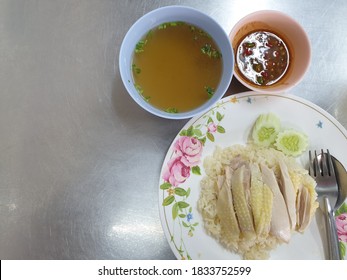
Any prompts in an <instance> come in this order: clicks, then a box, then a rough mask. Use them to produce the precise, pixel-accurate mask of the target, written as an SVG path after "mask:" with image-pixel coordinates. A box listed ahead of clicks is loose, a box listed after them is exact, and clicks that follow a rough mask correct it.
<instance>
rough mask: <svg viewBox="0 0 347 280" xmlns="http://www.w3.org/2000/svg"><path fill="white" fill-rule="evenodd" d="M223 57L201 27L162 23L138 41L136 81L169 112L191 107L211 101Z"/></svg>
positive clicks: (146, 96) (144, 93) (134, 67)
mask: <svg viewBox="0 0 347 280" xmlns="http://www.w3.org/2000/svg"><path fill="white" fill-rule="evenodd" d="M221 58H222V54H221V52H220V50H219V48H218V46H217V44H216V43H215V42H214V40H213V39H212V37H211V36H210V35H209V34H208V33H206V32H205V31H204V30H202V29H201V28H199V27H197V26H195V25H191V24H188V23H184V22H167V23H163V24H160V25H159V26H157V27H155V28H153V29H152V30H150V31H149V32H148V33H147V34H146V35H145V36H144V37H143V38H141V40H139V42H138V43H137V44H136V46H135V48H134V54H133V61H132V64H131V65H132V73H133V83H134V85H136V86H135V87H136V88H137V89H138V92H139V94H140V95H141V96H142V97H143V98H144V99H146V101H148V102H149V103H150V104H152V105H153V106H155V107H157V108H159V109H161V110H163V111H166V112H169V113H178V112H185V111H189V110H191V109H194V108H197V107H199V106H200V105H202V104H203V103H205V102H206V101H208V100H209V98H211V97H212V96H213V94H214V92H215V89H217V88H218V85H219V82H220V80H221V76H222V68H223V65H222V59H221ZM139 89H140V90H139Z"/></svg>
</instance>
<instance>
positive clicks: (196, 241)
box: [159, 92, 347, 259]
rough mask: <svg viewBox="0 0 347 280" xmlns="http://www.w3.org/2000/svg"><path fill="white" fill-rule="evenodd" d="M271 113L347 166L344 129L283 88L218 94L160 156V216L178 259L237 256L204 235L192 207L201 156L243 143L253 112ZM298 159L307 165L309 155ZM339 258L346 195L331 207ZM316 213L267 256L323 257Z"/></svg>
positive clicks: (345, 240) (346, 236)
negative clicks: (302, 229) (279, 91)
mask: <svg viewBox="0 0 347 280" xmlns="http://www.w3.org/2000/svg"><path fill="white" fill-rule="evenodd" d="M269 112H272V113H275V114H277V115H278V116H279V117H280V119H281V122H282V125H283V126H288V127H291V128H295V129H299V130H301V131H303V132H305V133H306V134H307V135H308V137H309V141H310V143H309V149H316V150H319V149H322V148H323V149H329V151H330V153H331V154H333V155H334V156H335V157H337V158H338V159H339V160H340V161H341V163H342V164H343V165H344V166H347V131H346V129H345V128H344V127H343V126H342V125H341V124H339V123H338V122H337V120H336V119H334V118H333V117H332V116H331V115H329V114H328V113H327V112H325V111H324V110H323V109H321V108H319V107H318V106H316V105H314V104H312V103H310V102H308V101H306V100H304V99H301V98H298V97H296V96H293V95H287V94H261V93H254V92H246V93H241V94H237V95H233V96H229V97H226V98H223V99H222V100H221V101H219V102H218V103H217V104H216V105H215V106H214V107H213V108H211V109H210V110H209V111H208V112H206V113H205V114H203V115H202V116H198V117H194V118H193V119H191V120H190V121H189V122H188V123H187V124H186V125H185V126H184V127H183V129H182V130H181V131H180V132H179V134H178V135H177V136H176V138H175V139H174V141H173V143H172V145H171V146H170V148H169V150H168V152H167V155H166V157H165V160H164V163H163V166H162V170H161V176H160V182H159V209H160V218H161V222H162V226H163V229H164V232H165V235H166V237H167V239H168V242H169V243H170V246H171V249H172V250H173V252H174V254H175V255H176V257H177V258H178V259H239V258H240V257H239V256H238V255H236V254H234V253H232V252H230V251H228V250H226V249H225V248H223V247H222V246H221V245H220V244H219V243H218V241H216V240H215V239H214V238H213V237H211V236H209V235H208V234H207V233H206V232H205V230H204V225H203V220H202V217H201V215H200V213H199V212H198V210H197V201H198V199H199V192H200V180H201V179H202V178H203V176H205V172H204V169H203V164H202V163H203V160H204V158H205V156H207V155H211V154H212V153H213V151H214V149H215V147H216V146H217V145H218V146H220V147H222V148H224V147H227V146H230V145H233V144H237V143H238V144H245V143H246V142H247V137H248V135H249V133H250V131H251V128H252V125H253V124H254V121H255V120H256V118H257V117H258V116H259V115H260V114H263V113H269ZM298 161H299V162H300V163H301V164H302V165H303V166H306V167H307V165H308V155H307V154H305V155H302V156H301V157H299V158H298ZM335 214H336V222H337V228H338V234H339V243H340V249H341V253H342V257H343V259H346V248H347V201H346V202H345V203H344V204H343V205H342V206H341V207H340V209H338V210H337V211H336V213H335ZM316 216H317V217H316V218H315V219H313V220H312V222H311V224H310V226H309V227H308V228H307V229H306V231H305V232H304V233H303V234H300V233H294V234H293V236H292V238H291V240H290V242H289V244H283V245H280V246H278V247H277V248H276V249H275V250H273V251H272V252H271V259H324V258H325V256H324V247H325V246H324V245H323V242H324V241H323V239H324V238H322V236H321V233H322V230H324V227H323V225H322V221H321V220H320V219H319V218H318V215H316Z"/></svg>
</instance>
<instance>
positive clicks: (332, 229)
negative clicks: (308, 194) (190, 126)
mask: <svg viewBox="0 0 347 280" xmlns="http://www.w3.org/2000/svg"><path fill="white" fill-rule="evenodd" d="M324 205H325V213H324V214H325V215H324V217H325V222H326V229H327V238H328V254H329V255H328V257H329V260H340V259H341V256H340V250H339V239H338V236H337V229H336V223H335V217H334V213H333V210H332V209H331V205H330V203H329V199H328V197H324Z"/></svg>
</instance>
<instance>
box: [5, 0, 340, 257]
mask: <svg viewBox="0 0 347 280" xmlns="http://www.w3.org/2000/svg"><path fill="white" fill-rule="evenodd" d="M169 4H180V5H187V6H191V7H195V8H197V9H199V10H201V11H203V12H205V13H207V14H209V15H211V16H212V17H214V18H215V19H216V20H217V21H218V22H219V23H220V24H221V25H222V26H223V27H224V29H225V31H226V32H227V33H229V31H230V30H231V28H232V26H233V25H234V24H235V23H236V22H237V21H238V20H239V19H240V18H241V17H243V16H245V15H246V14H248V13H250V12H253V11H256V10H259V9H276V10H280V11H283V12H285V13H287V14H289V15H290V16H292V17H294V18H295V19H296V20H297V21H298V22H300V23H301V24H302V25H303V26H304V28H305V30H306V31H307V33H308V35H309V37H310V40H311V42H312V63H311V67H310V69H309V71H308V73H307V75H306V76H305V78H304V80H303V81H302V82H301V84H300V85H298V86H297V87H295V88H294V89H293V90H292V91H291V93H293V94H295V95H298V96H300V97H303V98H306V99H308V100H310V101H313V102H314V103H316V104H317V105H319V106H321V107H322V108H323V109H325V110H327V111H328V112H329V113H330V114H332V115H333V116H334V117H335V118H336V119H337V120H338V121H340V122H341V123H342V124H343V125H344V126H345V127H347V52H346V46H347V17H346V14H347V2H346V1H345V0H331V1H323V0H318V1H317V0H315V1H314V0H307V1H302V0H292V1H279V0H277V1H275V0H272V1H271V0H267V1H265V0H264V1H257V0H254V1H253V0H248V1H245V0H240V1H238V0H224V1H223V0H215V1H202V0H201V1H197V0H195V1H194V0H191V1H183V0H182V1H135V0H127V1H120V0H119V1H118V0H83V1H82V0H70V1H68V0H60V1H53V0H0V258H1V259H174V255H173V253H172V252H171V250H170V247H169V244H168V242H167V241H166V238H165V236H164V234H163V231H162V228H161V223H160V219H159V214H158V213H159V210H158V188H159V186H158V182H159V173H160V169H161V165H162V161H163V159H164V156H165V154H166V151H167V149H168V147H169V145H170V144H171V141H172V140H173V138H174V137H175V136H176V134H177V132H178V131H179V130H180V128H181V127H182V126H183V125H184V124H185V123H186V122H187V120H182V121H170V120H165V119H161V118H158V117H155V116H152V115H150V114H149V113H147V112H145V111H144V110H142V109H141V108H139V107H138V106H137V105H136V104H135V102H134V101H133V100H132V99H131V98H130V97H129V96H128V94H127V92H126V90H125V88H124V87H123V84H122V82H121V79H120V75H119V69H118V55H119V48H120V45H121V42H122V39H123V37H124V35H125V33H126V32H127V30H128V28H129V27H130V26H131V25H132V24H133V22H135V21H136V20H137V19H138V18H139V17H140V16H141V15H143V14H144V13H146V12H149V11H151V10H152V9H154V8H157V7H160V6H164V5H169ZM246 90H247V89H246V88H244V87H243V86H241V85H240V84H239V83H238V82H237V81H235V80H234V79H233V81H232V83H231V85H230V88H229V90H228V92H227V95H229V94H233V93H237V92H242V91H246Z"/></svg>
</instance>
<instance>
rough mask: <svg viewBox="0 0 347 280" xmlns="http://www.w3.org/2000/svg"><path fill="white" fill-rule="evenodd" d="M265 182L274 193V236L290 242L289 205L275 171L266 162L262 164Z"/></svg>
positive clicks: (272, 221) (272, 228)
mask: <svg viewBox="0 0 347 280" xmlns="http://www.w3.org/2000/svg"><path fill="white" fill-rule="evenodd" d="M260 168H261V173H262V178H263V182H264V184H265V185H267V186H268V187H269V188H270V189H271V191H272V193H273V208H272V217H271V226H270V232H271V234H272V235H273V236H276V237H278V238H279V239H281V240H283V241H284V242H286V243H288V242H289V240H290V233H291V230H290V220H289V216H288V211H287V206H286V203H285V201H284V198H283V195H282V193H281V191H280V188H279V186H278V183H277V180H276V176H275V173H274V172H273V170H271V169H270V168H269V167H267V166H266V165H265V164H261V165H260Z"/></svg>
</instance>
